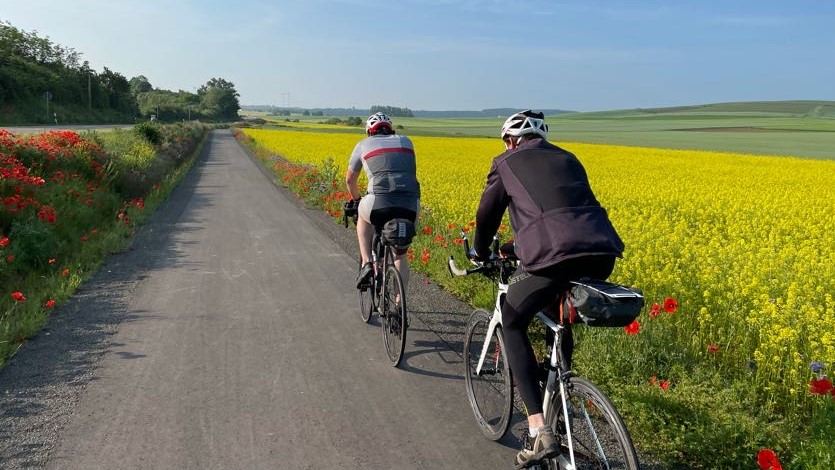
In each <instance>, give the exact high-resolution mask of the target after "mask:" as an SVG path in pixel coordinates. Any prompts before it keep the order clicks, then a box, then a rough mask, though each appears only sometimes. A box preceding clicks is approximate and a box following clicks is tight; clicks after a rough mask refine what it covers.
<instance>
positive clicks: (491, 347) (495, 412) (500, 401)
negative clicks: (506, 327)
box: [464, 309, 513, 441]
mask: <svg viewBox="0 0 835 470" xmlns="http://www.w3.org/2000/svg"><path fill="white" fill-rule="evenodd" d="M491 318H492V315H490V314H489V313H487V311H486V310H482V309H478V310H476V311H475V312H473V313H472V315H470V320H469V322H468V323H467V330H466V333H465V334H464V367H466V370H465V371H464V381H465V382H466V385H467V399H468V400H469V402H470V406H471V407H472V408H473V414H474V415H475V418H476V421H477V422H478V426H479V428H481V432H482V434H484V435H485V436H487V438H488V439H491V440H494V441H498V440H499V439H501V438H502V436H504V435H505V433H506V432H507V428H508V427H509V426H510V416H511V411H512V407H513V381H512V379H511V376H510V366H509V365H508V363H507V350H506V349H505V345H504V334H503V333H502V329H501V328H500V327H497V328H496V329H495V330H494V331H493V334H492V335H491V336H490V337H489V338H488V337H487V332H488V327H489V326H490V319H491ZM485 343H487V352H486V355H485V358H484V362H483V364H482V366H481V371H478V363H479V358H480V357H481V354H482V351H484V345H485Z"/></svg>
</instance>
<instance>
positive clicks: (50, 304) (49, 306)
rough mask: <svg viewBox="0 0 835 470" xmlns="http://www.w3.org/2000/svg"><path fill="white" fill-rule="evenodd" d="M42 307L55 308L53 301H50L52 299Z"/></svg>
mask: <svg viewBox="0 0 835 470" xmlns="http://www.w3.org/2000/svg"><path fill="white" fill-rule="evenodd" d="M43 306H44V307H46V308H52V307H55V301H54V300H52V299H49V300H47V301H46V303H45V304H43Z"/></svg>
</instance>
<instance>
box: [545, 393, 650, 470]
mask: <svg viewBox="0 0 835 470" xmlns="http://www.w3.org/2000/svg"><path fill="white" fill-rule="evenodd" d="M566 391H567V394H568V396H567V399H566V401H567V402H568V419H569V424H570V428H571V439H572V442H573V445H574V459H575V464H576V465H575V468H577V469H578V470H579V469H629V470H636V469H638V468H640V466H639V463H638V455H637V453H636V452H635V446H634V445H633V444H632V438H631V437H630V436H629V431H628V430H627V429H626V425H624V424H623V419H621V417H620V414H619V413H618V411H617V409H615V406H614V405H613V404H612V402H611V401H610V400H609V398H608V397H607V396H606V395H605V394H604V393H603V392H602V391H600V389H599V388H597V386H595V385H594V384H593V383H591V382H589V381H588V380H586V379H583V378H582V377H576V376H575V377H570V378H569V379H568V383H567V384H566ZM549 415H550V416H548V417H547V420H548V422H549V423H550V424H551V426H552V427H553V428H554V432H555V433H556V434H557V435H559V436H560V445H561V447H562V451H563V455H562V457H564V458H566V459H568V458H569V455H568V439H567V436H566V425H565V415H564V413H563V407H562V400H561V398H560V395H559V393H556V394H555V395H554V406H552V407H551V408H550V411H549ZM548 468H552V469H557V468H559V466H558V464H557V460H556V459H552V460H551V461H550V462H549V467H548Z"/></svg>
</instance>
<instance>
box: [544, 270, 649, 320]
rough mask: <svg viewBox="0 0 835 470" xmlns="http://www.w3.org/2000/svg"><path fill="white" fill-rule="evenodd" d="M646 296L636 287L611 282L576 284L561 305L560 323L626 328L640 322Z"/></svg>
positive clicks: (579, 282)
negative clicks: (639, 318)
mask: <svg viewBox="0 0 835 470" xmlns="http://www.w3.org/2000/svg"><path fill="white" fill-rule="evenodd" d="M643 307H644V294H643V292H641V291H640V290H639V289H636V288H634V287H627V286H622V285H620V284H615V283H612V282H607V281H599V280H594V279H581V280H579V281H572V282H571V287H570V288H569V290H568V292H566V294H565V295H564V296H563V301H562V302H561V303H560V320H561V321H562V322H565V323H581V322H582V323H585V324H587V325H589V326H608V327H619V326H626V325H629V324H630V323H632V322H633V321H635V319H636V318H638V314H639V313H641V309H642V308H643Z"/></svg>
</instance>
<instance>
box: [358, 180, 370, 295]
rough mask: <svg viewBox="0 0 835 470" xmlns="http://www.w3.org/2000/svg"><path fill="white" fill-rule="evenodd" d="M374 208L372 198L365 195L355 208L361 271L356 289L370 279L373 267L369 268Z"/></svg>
mask: <svg viewBox="0 0 835 470" xmlns="http://www.w3.org/2000/svg"><path fill="white" fill-rule="evenodd" d="M373 208H374V196H373V195H366V196H365V197H363V198H362V199H361V200H360V204H359V207H357V243H358V244H359V248H360V260H361V261H362V269H360V272H359V274H358V275H357V288H358V289H359V288H362V286H363V285H365V284H367V283H368V282H369V281H370V279H371V277H370V276H371V273H372V271H373V267H372V266H371V243H372V242H373V240H374V225H373V224H372V223H371V216H372V210H373Z"/></svg>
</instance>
